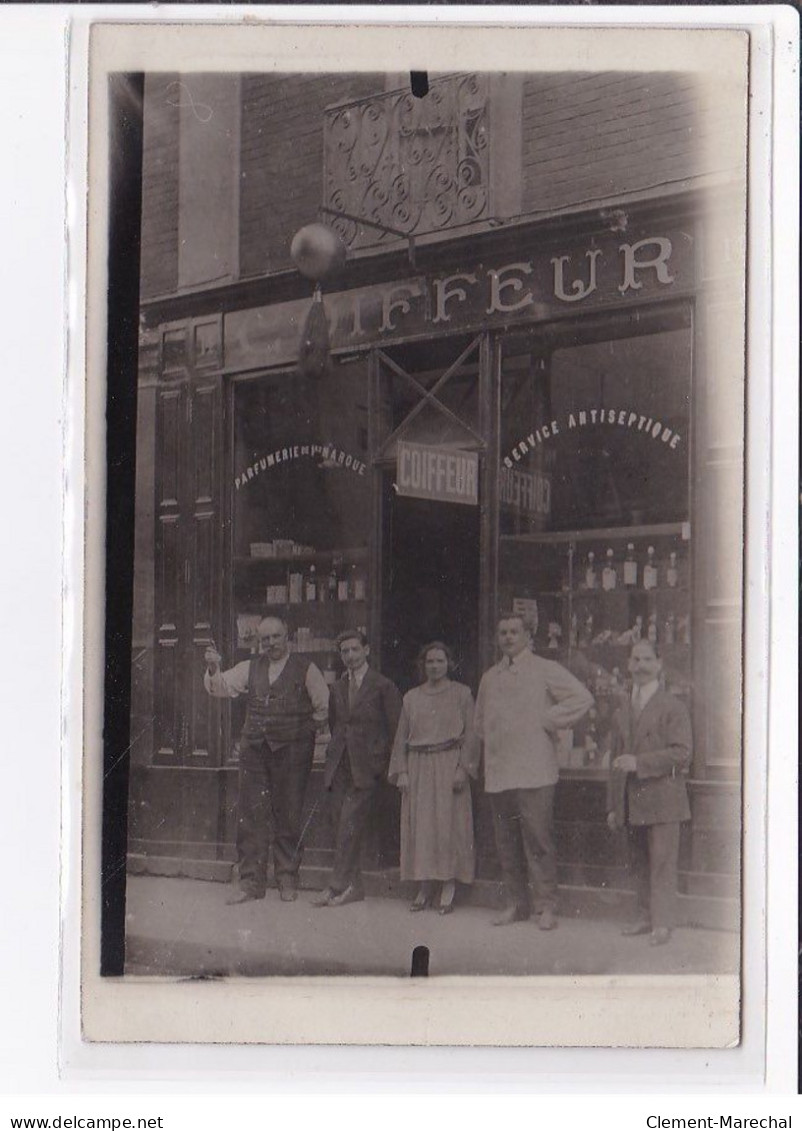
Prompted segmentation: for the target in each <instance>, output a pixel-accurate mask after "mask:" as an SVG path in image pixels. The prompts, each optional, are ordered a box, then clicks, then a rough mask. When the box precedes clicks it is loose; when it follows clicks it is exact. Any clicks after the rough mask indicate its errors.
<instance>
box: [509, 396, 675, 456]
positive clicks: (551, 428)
mask: <svg viewBox="0 0 802 1131" xmlns="http://www.w3.org/2000/svg"><path fill="white" fill-rule="evenodd" d="M596 425H613V426H614V427H615V428H617V429H626V430H627V431H628V432H638V433H640V434H641V435H642V436H646V437H648V438H649V439H651V440H655V441H657V442H659V443H661V444H665V445H666V446H667V447H669V448H670V449H671V450H672V451H676V449H677V448H678V447H679V445H680V444H681V443H682V437H681V435H680V433H679V432H677V431H675V430H674V429H673V428H671V427H670V426H669V425H667V424H664V423H663V421H662V420H657V419H656V418H655V417H653V416H649V415H648V413H645V412H640V411H639V410H638V409H633V408H583V409H576V410H575V411H574V412H569V413H568V415H567V416H566V417H565V418H564V419H562V420H552V421H550V422H549V423H548V424H542V425H538V427H536V428H533V429H532V431H531V432H529V433H528V435H526V436H522V437H521V439H520V440H519V441H518V443H517V444H515V445H514V446H513V447H512V448H511V450H510V451H509V453H508V454H507V455H505V456H504V457H503V459H502V464H503V466H504V467H505V468H507V469H510V468H513V467H514V466H515V464H516V463H520V462H521V460H523V459H525V458H526V457H527V455H528V454H529V453H530V452H533V451H535V450H536V449H537V448H539V447H541V446H542V444H543V443H544V442H545V441H546V440H550V439H551V438H552V437H554V436H560V435H562V434H563V433H564V432H573V431H575V430H576V429H579V428H592V427H594V426H596Z"/></svg>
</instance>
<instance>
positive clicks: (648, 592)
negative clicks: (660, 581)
mask: <svg viewBox="0 0 802 1131" xmlns="http://www.w3.org/2000/svg"><path fill="white" fill-rule="evenodd" d="M688 592H690V590H689V589H688V586H687V585H656V586H654V587H653V588H652V589H644V588H643V586H640V587H638V586H634V585H633V586H624V585H620V586H618V585H617V586H616V587H615V589H563V590H561V591H554V592H549V591H548V590H538V593H539V595H540V596H541V597H567V596H568V595H569V594H570V595H571V596H572V597H580V598H582V599H583V600H584V599H585V598H586V597H620V596H621V595H622V594H623V595H624V596H626V597H650V596H654V597H668V596H671V595H672V594H686V593H688Z"/></svg>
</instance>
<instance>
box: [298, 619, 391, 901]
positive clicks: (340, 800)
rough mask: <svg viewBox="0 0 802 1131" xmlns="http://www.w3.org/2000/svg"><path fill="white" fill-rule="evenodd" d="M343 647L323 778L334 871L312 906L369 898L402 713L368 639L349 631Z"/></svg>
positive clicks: (342, 640) (341, 640) (342, 635)
mask: <svg viewBox="0 0 802 1131" xmlns="http://www.w3.org/2000/svg"><path fill="white" fill-rule="evenodd" d="M337 643H338V645H339V649H340V658H341V659H342V662H343V664H344V666H345V673H344V675H343V677H342V679H340V680H338V681H337V682H336V683H335V684H333V685H332V688H331V698H330V700H329V723H330V726H331V742H330V743H329V748H328V751H327V754H326V767H325V770H324V779H323V780H324V785H325V787H326V788H327V789H328V790H330V791H331V797H332V805H333V815H334V825H335V830H336V831H335V838H336V839H335V855H334V869H333V871H332V874H331V879H330V881H329V885H328V887H327V888H326V889H325V891H323V892H321V894H320V895H319V896H318V897H317V899H314V900H313V901H312V902H313V904H314V906H315V907H343V906H345V904H347V903H357V902H359V901H360V900H363V899H364V898H365V893H364V890H363V887H362V877H361V874H360V868H359V856H360V850H361V848H362V840H363V837H364V834H365V830H366V828H367V824H368V821H369V819H370V816H371V813H372V812H374V810H375V807H376V798H377V795H378V793H379V788H380V786H381V783H382V782H383V781H384V780H385V777H386V775H387V766H388V763H389V760H390V751H391V749H392V745H393V739H394V737H395V732H396V727H397V726H398V717H399V715H400V713H401V696H400V695H399V693H398V690H397V689H396V687H395V684H393V683H391V682H390V680H389V679H386V678H385V676H383V675H380V674H379V673H378V672H377V671H374V670H373V669H372V668H371V667H369V666H368V657H369V655H370V648H369V646H368V642H367V638H366V637H365V635H364V634H363V633H362V632H361V631H359V630H356V629H354V630H346V631H345V632H341V633H340V635H339V637H338V638H337Z"/></svg>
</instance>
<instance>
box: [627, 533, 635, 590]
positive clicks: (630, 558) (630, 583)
mask: <svg viewBox="0 0 802 1131" xmlns="http://www.w3.org/2000/svg"><path fill="white" fill-rule="evenodd" d="M637 584H638V563H637V561H636V560H635V547H634V545H633V544H632V542H627V556H626V558H625V559H624V585H626V587H627V588H628V589H633V588H634V587H635V586H636V585H637Z"/></svg>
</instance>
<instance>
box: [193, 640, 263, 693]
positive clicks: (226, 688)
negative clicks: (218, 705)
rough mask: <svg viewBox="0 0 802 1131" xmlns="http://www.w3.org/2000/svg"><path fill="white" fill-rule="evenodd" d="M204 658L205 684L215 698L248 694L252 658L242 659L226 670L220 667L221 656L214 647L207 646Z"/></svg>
mask: <svg viewBox="0 0 802 1131" xmlns="http://www.w3.org/2000/svg"><path fill="white" fill-rule="evenodd" d="M203 658H204V660H205V661H206V671H205V672H204V674H203V686H204V687H205V688H206V690H207V691H208V693H209V694H210V695H212V696H214V698H215V699H236V698H238V696H240V695H247V693H248V676H249V674H250V670H251V661H250V660H242V661H241V662H240V663H239V664H235V665H234V667H233V668H229V669H228V671H225V672H224V671H221V669H220V660H221V656H220V654H219V652H216V651H215V649H214V648H207V649H206V652H205V653H204V657H203Z"/></svg>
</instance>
